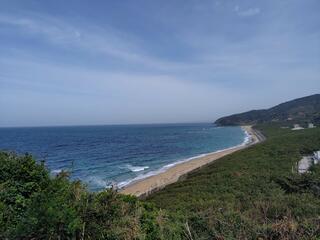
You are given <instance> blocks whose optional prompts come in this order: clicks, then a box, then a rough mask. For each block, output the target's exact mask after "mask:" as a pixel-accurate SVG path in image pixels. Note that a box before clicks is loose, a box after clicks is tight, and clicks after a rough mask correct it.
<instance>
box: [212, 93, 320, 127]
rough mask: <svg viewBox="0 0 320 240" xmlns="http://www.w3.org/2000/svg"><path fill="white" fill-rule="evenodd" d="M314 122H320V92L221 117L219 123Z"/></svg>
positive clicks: (217, 121)
mask: <svg viewBox="0 0 320 240" xmlns="http://www.w3.org/2000/svg"><path fill="white" fill-rule="evenodd" d="M288 121H295V122H313V123H316V124H319V123H320V94H315V95H311V96H307V97H303V98H298V99H295V100H292V101H289V102H285V103H282V104H279V105H277V106H275V107H272V108H269V109H262V110H252V111H248V112H244V113H239V114H234V115H230V116H227V117H222V118H219V119H218V120H216V121H215V123H216V124H217V125H246V124H257V123H265V122H288Z"/></svg>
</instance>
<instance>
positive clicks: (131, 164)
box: [0, 123, 248, 191]
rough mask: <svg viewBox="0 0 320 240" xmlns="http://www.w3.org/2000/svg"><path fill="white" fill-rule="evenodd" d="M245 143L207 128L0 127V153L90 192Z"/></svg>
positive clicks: (237, 131)
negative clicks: (30, 158)
mask: <svg viewBox="0 0 320 240" xmlns="http://www.w3.org/2000/svg"><path fill="white" fill-rule="evenodd" d="M246 141H248V135H247V134H246V133H245V132H244V131H243V130H242V129H241V128H240V127H216V126H215V125H213V124H209V123H208V124H207V123H199V124H151V125H108V126H74V127H19V128H0V150H6V151H15V152H17V153H22V154H23V153H26V152H28V153H31V154H33V155H34V156H35V157H36V159H37V160H38V161H41V160H44V161H45V163H46V165H47V167H48V168H49V170H50V171H51V174H53V175H54V174H58V173H59V172H60V171H62V170H66V171H69V172H71V178H72V179H80V180H82V181H83V182H85V183H86V184H87V185H88V188H89V189H90V190H92V191H99V190H102V189H104V188H107V187H110V186H111V185H116V186H118V187H123V186H125V185H127V184H129V183H130V182H132V181H134V180H138V179H142V178H145V177H147V176H150V175H153V174H157V173H159V172H161V171H165V170H166V169H167V168H170V167H172V166H174V165H175V164H177V163H179V162H182V161H188V160H191V159H193V158H195V157H199V156H201V155H204V154H207V153H210V152H214V151H218V150H222V149H226V148H230V147H234V146H237V145H240V144H244V143H245V142H246Z"/></svg>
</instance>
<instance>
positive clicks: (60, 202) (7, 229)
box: [0, 153, 170, 239]
mask: <svg viewBox="0 0 320 240" xmlns="http://www.w3.org/2000/svg"><path fill="white" fill-rule="evenodd" d="M164 217H165V215H164V213H162V212H161V211H158V210H155V209H154V208H153V207H152V206H151V205H150V204H148V203H142V202H140V201H138V199H137V198H135V197H131V196H125V195H120V194H118V193H116V192H115V191H113V190H108V191H104V192H100V193H90V192H88V191H86V189H85V187H84V185H82V184H81V183H80V182H71V181H69V180H68V174H67V173H65V172H63V173H61V174H59V175H58V176H57V177H51V176H50V175H49V172H48V170H47V169H46V168H45V167H44V165H43V164H42V163H41V164H37V163H36V162H35V160H34V159H33V158H32V157H31V156H30V155H25V156H16V155H15V154H9V153H0V239H162V236H163V233H162V231H167V230H166V228H165V227H161V228H160V224H158V222H159V223H161V224H162V225H164V223H165V219H164ZM169 234H170V233H169V232H168V231H167V233H166V235H167V236H170V235H169Z"/></svg>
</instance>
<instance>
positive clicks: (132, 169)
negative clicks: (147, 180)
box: [126, 164, 149, 172]
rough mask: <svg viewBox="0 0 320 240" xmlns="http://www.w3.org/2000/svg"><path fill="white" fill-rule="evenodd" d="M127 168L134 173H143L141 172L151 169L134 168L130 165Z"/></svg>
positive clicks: (145, 167)
mask: <svg viewBox="0 0 320 240" xmlns="http://www.w3.org/2000/svg"><path fill="white" fill-rule="evenodd" d="M126 167H127V168H128V169H129V170H130V171H132V172H141V171H144V170H146V169H148V168H149V166H141V167H140V166H132V165H130V164H128V165H127V166H126Z"/></svg>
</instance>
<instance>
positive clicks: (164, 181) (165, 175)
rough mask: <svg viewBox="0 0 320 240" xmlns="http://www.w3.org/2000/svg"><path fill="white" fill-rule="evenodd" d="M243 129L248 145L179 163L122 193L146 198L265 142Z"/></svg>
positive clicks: (140, 181) (131, 185)
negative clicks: (187, 175)
mask: <svg viewBox="0 0 320 240" xmlns="http://www.w3.org/2000/svg"><path fill="white" fill-rule="evenodd" d="M242 128H243V129H244V130H245V131H247V133H248V134H249V136H250V141H249V142H248V143H247V144H243V145H240V146H236V147H233V148H229V149H225V150H221V151H217V152H213V153H208V154H206V155H205V156H202V157H199V158H194V159H192V160H190V161H187V162H182V163H179V164H177V165H175V166H173V167H171V168H169V169H168V170H166V171H165V172H162V173H159V174H157V175H154V176H150V177H147V178H145V179H142V180H138V181H136V182H132V183H131V184H129V185H127V186H125V187H124V188H123V189H120V193H123V194H130V195H135V196H137V197H145V196H147V195H148V194H150V193H152V192H155V191H157V190H160V189H161V188H163V187H165V186H167V185H168V184H171V183H174V182H177V181H178V180H179V178H181V177H182V176H184V175H186V174H187V173H189V172H191V171H194V170H195V169H198V168H200V167H203V166H205V165H207V164H209V163H211V162H213V161H215V160H217V159H219V158H221V157H224V156H226V155H228V154H231V153H234V152H236V151H238V150H240V149H244V148H247V147H249V146H251V145H253V144H256V143H258V142H260V141H261V140H263V139H262V138H261V134H260V133H257V132H256V131H255V130H254V129H253V128H252V127H251V126H242Z"/></svg>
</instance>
